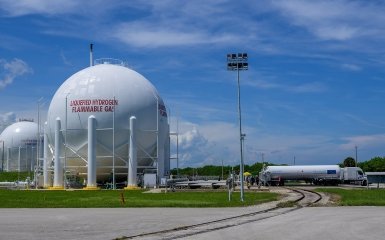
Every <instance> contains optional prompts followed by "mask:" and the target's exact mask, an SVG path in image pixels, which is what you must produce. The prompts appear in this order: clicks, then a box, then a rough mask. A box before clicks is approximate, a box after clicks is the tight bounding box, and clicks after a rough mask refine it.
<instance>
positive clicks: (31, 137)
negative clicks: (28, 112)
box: [0, 121, 38, 171]
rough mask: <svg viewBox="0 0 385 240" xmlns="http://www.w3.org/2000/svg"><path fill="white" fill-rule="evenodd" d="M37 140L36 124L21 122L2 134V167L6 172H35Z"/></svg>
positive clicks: (6, 129)
mask: <svg viewBox="0 0 385 240" xmlns="http://www.w3.org/2000/svg"><path fill="white" fill-rule="evenodd" d="M37 139H38V125H37V123H35V122H32V121H20V122H17V123H14V124H12V125H9V126H8V127H7V128H5V129H4V131H3V132H2V133H1V134H0V149H1V151H0V154H1V155H0V157H1V167H3V168H4V170H5V171H33V170H34V166H35V165H36V159H37ZM3 147H4V148H3Z"/></svg>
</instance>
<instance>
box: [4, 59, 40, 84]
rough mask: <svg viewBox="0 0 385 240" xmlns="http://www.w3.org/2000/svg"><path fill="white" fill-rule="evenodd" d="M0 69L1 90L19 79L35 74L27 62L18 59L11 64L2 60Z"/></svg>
mask: <svg viewBox="0 0 385 240" xmlns="http://www.w3.org/2000/svg"><path fill="white" fill-rule="evenodd" d="M0 68H1V72H0V90H1V89H2V88H5V87H6V86H7V85H9V84H11V83H12V82H13V81H14V80H15V79H16V78H17V77H20V76H23V75H25V74H28V73H32V72H33V71H32V68H30V67H29V66H28V64H27V63H26V62H24V61H23V60H20V59H17V58H15V59H13V60H12V61H9V62H8V61H6V60H4V59H0Z"/></svg>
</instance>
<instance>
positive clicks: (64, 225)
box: [0, 206, 385, 240]
mask: <svg viewBox="0 0 385 240" xmlns="http://www.w3.org/2000/svg"><path fill="white" fill-rule="evenodd" d="M256 210H258V207H257V206H256V207H247V208H226V209H223V208H210V209H196V208H140V209H138V208H136V209H130V208H124V209H116V208H113V209H84V208H83V209H0V239H19V240H21V239H82V240H87V239H115V238H119V237H122V236H130V235H135V234H140V233H144V232H151V231H157V230H162V229H170V228H174V227H180V226H183V225H190V224H194V223H200V222H206V221H211V220H215V219H218V218H224V217H229V216H235V215H237V214H238V213H247V212H251V211H256ZM154 239H157V237H154ZM185 239H210V240H215V239H263V240H269V239H275V240H276V239H285V240H291V239H293V240H294V239H296V240H297V239H312V240H333V239H338V240H344V239H347V240H355V239H370V240H371V239H376V240H377V239H385V207H308V208H302V209H300V210H297V211H293V212H290V213H287V214H284V215H280V216H276V217H273V218H268V219H264V220H261V221H257V222H251V223H246V224H242V225H239V226H235V227H231V228H225V229H221V230H217V231H213V232H207V233H203V234H198V235H194V236H190V237H186V238H185Z"/></svg>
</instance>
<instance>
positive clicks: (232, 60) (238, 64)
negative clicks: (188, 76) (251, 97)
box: [227, 53, 249, 202]
mask: <svg viewBox="0 0 385 240" xmlns="http://www.w3.org/2000/svg"><path fill="white" fill-rule="evenodd" d="M247 60H248V56H247V53H238V54H236V53H229V54H227V70H229V71H237V83H238V117H239V141H240V154H241V159H240V164H239V165H240V166H239V180H240V182H241V201H242V202H243V201H244V188H243V172H244V169H243V140H244V138H245V136H246V134H244V133H242V114H241V88H240V83H239V71H241V70H248V69H249V64H248V62H247Z"/></svg>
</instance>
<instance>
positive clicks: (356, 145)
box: [355, 145, 358, 167]
mask: <svg viewBox="0 0 385 240" xmlns="http://www.w3.org/2000/svg"><path fill="white" fill-rule="evenodd" d="M355 148H356V167H357V164H358V158H357V145H356V146H355Z"/></svg>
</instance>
